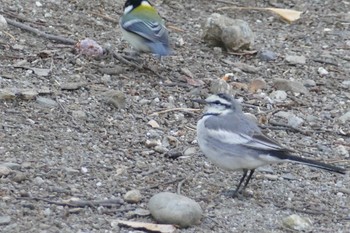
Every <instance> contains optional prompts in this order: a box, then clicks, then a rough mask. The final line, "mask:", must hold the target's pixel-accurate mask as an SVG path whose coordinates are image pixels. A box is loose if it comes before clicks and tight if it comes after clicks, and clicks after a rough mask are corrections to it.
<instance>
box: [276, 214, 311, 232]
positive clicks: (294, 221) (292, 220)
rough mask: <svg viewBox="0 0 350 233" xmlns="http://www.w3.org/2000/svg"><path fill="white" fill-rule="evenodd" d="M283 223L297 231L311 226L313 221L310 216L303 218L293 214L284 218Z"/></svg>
mask: <svg viewBox="0 0 350 233" xmlns="http://www.w3.org/2000/svg"><path fill="white" fill-rule="evenodd" d="M282 222H283V225H284V226H285V227H288V228H289V229H292V230H296V231H304V230H307V229H308V228H310V227H311V225H312V222H311V220H310V219H309V218H302V217H300V216H299V215H296V214H292V215H290V216H288V217H287V218H285V219H283V221H282Z"/></svg>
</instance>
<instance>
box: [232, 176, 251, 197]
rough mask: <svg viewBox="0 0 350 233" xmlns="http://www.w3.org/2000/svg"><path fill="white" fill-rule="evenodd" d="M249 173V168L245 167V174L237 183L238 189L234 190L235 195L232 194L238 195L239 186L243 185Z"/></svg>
mask: <svg viewBox="0 0 350 233" xmlns="http://www.w3.org/2000/svg"><path fill="white" fill-rule="evenodd" d="M247 174H248V170H247V169H243V176H242V178H241V180H240V181H239V184H238V185H237V188H236V190H235V191H234V192H233V195H232V196H236V195H237V194H238V192H239V188H240V187H241V185H242V183H243V181H244V179H245V178H246V176H247Z"/></svg>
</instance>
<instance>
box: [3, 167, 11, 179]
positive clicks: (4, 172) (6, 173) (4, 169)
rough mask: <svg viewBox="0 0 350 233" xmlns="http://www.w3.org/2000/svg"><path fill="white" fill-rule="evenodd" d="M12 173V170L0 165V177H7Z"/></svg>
mask: <svg viewBox="0 0 350 233" xmlns="http://www.w3.org/2000/svg"><path fill="white" fill-rule="evenodd" d="M11 172H12V170H11V169H10V168H8V167H6V166H3V165H0V177H2V176H7V175H9V174H10V173H11Z"/></svg>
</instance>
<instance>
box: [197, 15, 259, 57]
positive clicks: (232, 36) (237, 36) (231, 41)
mask: <svg viewBox="0 0 350 233" xmlns="http://www.w3.org/2000/svg"><path fill="white" fill-rule="evenodd" d="M203 39H204V41H206V42H207V43H209V44H211V45H213V46H221V45H224V46H225V48H226V49H228V50H231V51H240V50H249V49H251V48H252V47H253V45H254V33H253V31H252V30H251V28H250V26H249V24H248V23H247V22H246V21H244V20H240V19H232V18H229V17H227V16H224V15H220V14H218V13H214V14H211V15H210V16H209V17H208V18H207V20H206V22H205V24H204V27H203Z"/></svg>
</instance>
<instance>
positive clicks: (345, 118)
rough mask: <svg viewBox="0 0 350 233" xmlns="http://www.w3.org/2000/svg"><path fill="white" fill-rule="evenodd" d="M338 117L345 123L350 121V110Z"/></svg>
mask: <svg viewBox="0 0 350 233" xmlns="http://www.w3.org/2000/svg"><path fill="white" fill-rule="evenodd" d="M338 119H339V121H340V122H341V123H343V124H345V122H347V121H350V111H348V112H347V113H345V114H344V115H342V116H341V117H339V118H338Z"/></svg>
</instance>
